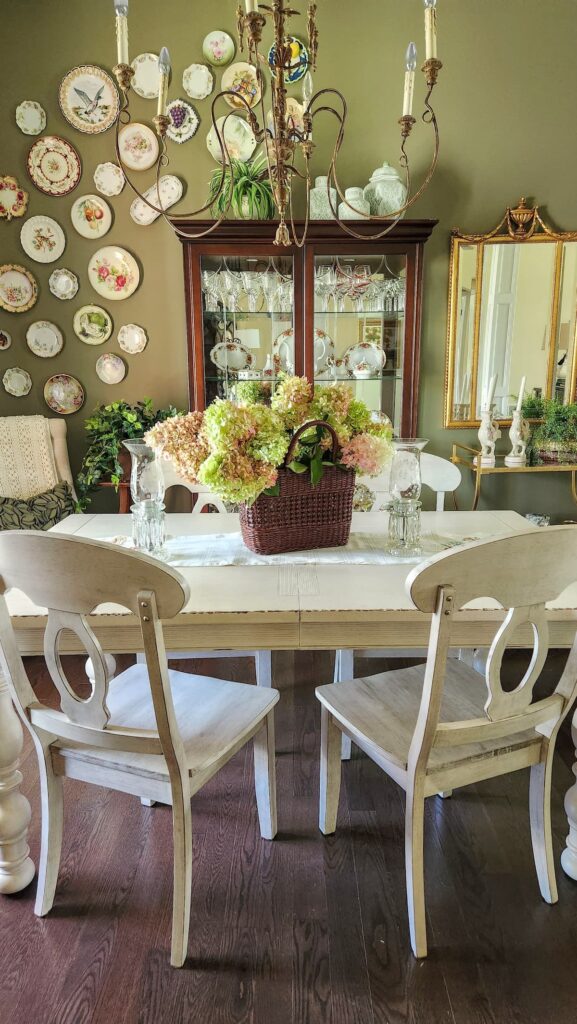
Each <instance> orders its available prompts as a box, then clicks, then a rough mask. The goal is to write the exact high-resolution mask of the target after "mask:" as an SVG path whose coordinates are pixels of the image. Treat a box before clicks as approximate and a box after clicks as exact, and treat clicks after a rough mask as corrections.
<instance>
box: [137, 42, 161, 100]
mask: <svg viewBox="0 0 577 1024" xmlns="http://www.w3.org/2000/svg"><path fill="white" fill-rule="evenodd" d="M131 64H132V70H133V71H134V75H133V76H132V81H131V83H130V88H131V89H134V91H135V93H136V94H137V95H138V96H142V99H143V100H155V99H156V97H157V96H158V83H159V78H158V54H157V53H139V54H138V57H135V58H134V60H133V61H131Z"/></svg>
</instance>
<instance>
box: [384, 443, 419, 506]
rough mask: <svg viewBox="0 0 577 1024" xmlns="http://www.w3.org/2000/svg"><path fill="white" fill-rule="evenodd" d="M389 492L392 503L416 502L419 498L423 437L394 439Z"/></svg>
mask: <svg viewBox="0 0 577 1024" xmlns="http://www.w3.org/2000/svg"><path fill="white" fill-rule="evenodd" d="M392 444H393V447H394V449H395V454H394V456H393V462H392V465H391V480H390V490H391V497H392V499H393V501H416V500H417V499H418V498H420V496H421V452H422V450H423V448H424V447H425V445H426V444H428V441H427V440H426V438H424V437H394V438H393V441H392Z"/></svg>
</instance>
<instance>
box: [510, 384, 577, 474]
mask: <svg viewBox="0 0 577 1024" xmlns="http://www.w3.org/2000/svg"><path fill="white" fill-rule="evenodd" d="M525 408H526V407H525V405H524V406H523V412H524V414H526V413H525ZM531 447H532V449H533V451H534V453H535V456H536V457H537V458H538V459H539V461H541V462H552V463H559V462H560V463H577V404H576V403H575V402H572V403H570V404H568V405H564V404H563V403H562V402H557V401H555V400H554V399H544V400H542V419H541V422H540V423H539V424H538V425H537V427H536V428H535V430H534V432H533V434H532V436H531Z"/></svg>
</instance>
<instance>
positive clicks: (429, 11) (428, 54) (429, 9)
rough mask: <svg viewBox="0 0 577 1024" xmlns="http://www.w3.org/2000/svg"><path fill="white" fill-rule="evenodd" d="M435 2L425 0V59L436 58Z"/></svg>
mask: <svg viewBox="0 0 577 1024" xmlns="http://www.w3.org/2000/svg"><path fill="white" fill-rule="evenodd" d="M436 3H437V0H425V59H426V60H432V59H436V57H437V11H436Z"/></svg>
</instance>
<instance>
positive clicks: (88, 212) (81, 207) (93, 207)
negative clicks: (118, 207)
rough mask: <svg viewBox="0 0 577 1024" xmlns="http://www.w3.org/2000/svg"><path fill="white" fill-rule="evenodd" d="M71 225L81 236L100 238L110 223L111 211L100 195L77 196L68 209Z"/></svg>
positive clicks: (107, 229)
mask: <svg viewBox="0 0 577 1024" xmlns="http://www.w3.org/2000/svg"><path fill="white" fill-rule="evenodd" d="M70 219H71V220H72V226H73V227H75V228H76V230H77V232H78V234H79V235H82V237H83V238H102V236H103V235H105V234H106V233H107V232H108V231H110V227H111V225H112V211H111V209H110V207H109V205H108V203H107V202H106V200H105V199H102V198H101V196H94V195H88V196H79V197H78V199H76V200H75V202H74V203H73V204H72V209H71V211H70Z"/></svg>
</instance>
